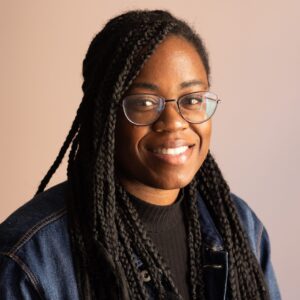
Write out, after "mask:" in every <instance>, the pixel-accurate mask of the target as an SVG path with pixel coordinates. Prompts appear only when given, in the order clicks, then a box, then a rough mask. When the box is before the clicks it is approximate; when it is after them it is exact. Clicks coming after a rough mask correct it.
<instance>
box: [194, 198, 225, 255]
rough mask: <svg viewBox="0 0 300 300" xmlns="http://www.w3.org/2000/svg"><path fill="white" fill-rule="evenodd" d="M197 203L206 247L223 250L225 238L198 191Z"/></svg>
mask: <svg viewBox="0 0 300 300" xmlns="http://www.w3.org/2000/svg"><path fill="white" fill-rule="evenodd" d="M197 204H198V209H199V218H200V224H201V231H202V238H203V242H204V244H205V246H206V247H208V248H210V249H212V250H214V251H217V250H223V249H224V246H223V240H222V237H221V235H220V233H219V231H218V230H217V228H216V226H215V223H214V221H213V219H212V217H211V215H210V213H209V211H208V209H207V206H206V204H205V202H204V200H203V199H202V197H201V195H200V193H199V192H198V197H197Z"/></svg>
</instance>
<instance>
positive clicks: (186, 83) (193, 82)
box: [131, 80, 204, 91]
mask: <svg viewBox="0 0 300 300" xmlns="http://www.w3.org/2000/svg"><path fill="white" fill-rule="evenodd" d="M194 85H204V83H203V82H202V81H201V80H189V81H183V82H181V83H180V88H181V89H184V88H187V87H190V86H194ZM131 88H132V89H133V88H145V89H148V90H152V91H158V90H159V86H158V85H156V84H154V83H149V82H135V83H133V84H132V85H131Z"/></svg>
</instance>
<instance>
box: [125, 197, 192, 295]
mask: <svg viewBox="0 0 300 300" xmlns="http://www.w3.org/2000/svg"><path fill="white" fill-rule="evenodd" d="M130 198H131V199H132V201H133V204H134V206H135V208H136V209H137V212H138V214H139V216H140V218H141V220H142V222H143V224H144V226H145V228H146V230H147V232H148V233H149V236H150V238H151V239H152V241H153V243H154V245H155V246H156V247H157V249H158V251H159V253H160V255H161V256H162V257H163V259H164V261H165V263H166V264H167V266H168V267H169V269H170V271H171V274H172V276H173V280H174V282H175V285H176V286H177V288H178V290H179V292H180V294H181V295H182V297H183V299H189V287H188V275H189V274H188V247H187V234H186V224H185V219H184V195H183V191H181V192H180V194H179V196H178V198H177V200H176V201H175V202H174V203H173V204H171V205H167V206H160V205H154V204H150V203H148V202H145V201H142V200H140V199H138V198H136V197H134V196H132V195H130Z"/></svg>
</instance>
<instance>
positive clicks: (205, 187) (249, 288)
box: [198, 153, 268, 299]
mask: <svg viewBox="0 0 300 300" xmlns="http://www.w3.org/2000/svg"><path fill="white" fill-rule="evenodd" d="M198 177H199V182H201V184H200V185H199V190H200V191H201V193H202V195H203V196H204V198H205V201H206V202H207V204H208V205H209V208H210V210H211V212H212V214H213V215H214V218H215V220H216V222H217V225H218V229H219V230H220V233H221V235H222V237H223V239H224V243H225V247H226V250H227V251H228V255H229V283H230V284H229V287H230V294H231V299H268V295H267V292H266V291H267V289H266V284H265V282H264V279H263V274H262V271H261V269H260V267H259V265H258V262H257V260H256V258H255V256H254V254H253V252H252V250H251V248H250V245H249V242H248V238H247V236H246V234H245V232H244V230H243V228H242V225H241V223H240V221H239V217H238V213H237V211H236V208H235V206H234V204H233V202H232V200H231V197H230V190H229V187H228V185H227V183H226V181H225V180H224V179H223V176H222V174H221V171H220V169H219V168H218V166H217V164H216V162H215V161H214V159H213V157H212V155H211V154H210V153H208V155H207V158H206V160H205V161H204V163H203V165H202V167H201V168H200V171H199V173H198Z"/></svg>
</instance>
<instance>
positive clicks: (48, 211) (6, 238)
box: [0, 181, 67, 253]
mask: <svg viewBox="0 0 300 300" xmlns="http://www.w3.org/2000/svg"><path fill="white" fill-rule="evenodd" d="M66 192H67V182H66V181H65V182H62V183H60V184H58V185H55V186H53V187H51V188H50V189H48V190H46V191H44V192H42V193H40V194H38V195H37V196H35V197H33V199H31V200H30V201H28V202H27V203H25V204H24V205H23V206H21V207H20V208H19V209H17V210H16V211H15V212H14V213H12V214H11V215H10V216H9V217H8V218H7V219H6V220H5V221H4V222H3V223H2V224H0V253H6V252H14V251H17V249H18V248H20V247H21V246H22V245H23V244H24V243H26V241H28V240H29V239H30V238H31V237H33V236H34V235H35V234H36V233H37V232H38V231H39V230H40V229H41V228H43V227H45V226H46V225H48V224H50V223H52V222H54V221H55V220H57V219H58V218H60V217H62V216H63V215H65V213H66V209H65V201H64V200H65V196H66Z"/></svg>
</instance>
